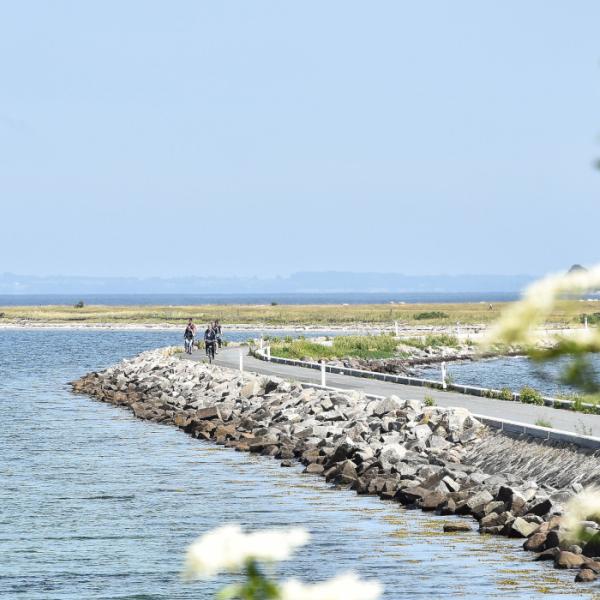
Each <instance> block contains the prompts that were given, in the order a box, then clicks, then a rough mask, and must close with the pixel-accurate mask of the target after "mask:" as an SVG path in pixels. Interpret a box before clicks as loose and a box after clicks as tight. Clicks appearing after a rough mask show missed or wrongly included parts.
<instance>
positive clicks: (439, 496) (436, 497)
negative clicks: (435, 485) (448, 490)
mask: <svg viewBox="0 0 600 600" xmlns="http://www.w3.org/2000/svg"><path fill="white" fill-rule="evenodd" d="M446 498H447V494H445V493H444V492H440V491H435V492H429V493H428V494H425V495H424V496H423V499H422V500H421V502H420V504H419V506H420V507H421V508H422V509H423V510H437V509H438V508H439V507H440V506H441V505H442V504H444V502H446Z"/></svg>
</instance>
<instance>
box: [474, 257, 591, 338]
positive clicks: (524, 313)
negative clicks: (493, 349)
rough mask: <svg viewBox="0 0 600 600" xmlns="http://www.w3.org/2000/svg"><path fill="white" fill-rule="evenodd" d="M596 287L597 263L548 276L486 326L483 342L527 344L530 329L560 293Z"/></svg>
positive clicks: (552, 304) (548, 310) (542, 321)
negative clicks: (589, 267) (585, 268)
mask: <svg viewBox="0 0 600 600" xmlns="http://www.w3.org/2000/svg"><path fill="white" fill-rule="evenodd" d="M598 288H600V265H597V266H595V267H593V268H591V269H589V270H587V271H573V272H571V273H568V274H567V275H551V276H549V277H546V278H545V279H541V280H540V281H536V282H535V283H533V284H532V285H530V286H529V287H528V288H527V289H526V290H525V293H524V295H523V299H522V300H520V301H519V302H516V303H515V304H513V305H512V306H510V307H509V308H508V309H507V310H506V312H505V313H504V315H503V316H502V317H501V318H500V320H499V321H498V322H497V323H496V324H495V325H494V326H493V327H491V328H490V330H489V332H488V334H487V335H486V339H485V342H486V343H487V344H488V345H490V344H495V343H508V344H511V343H531V342H533V341H534V336H533V334H532V331H533V329H534V328H535V327H537V326H539V325H541V324H542V323H544V321H545V320H546V318H547V317H548V316H549V315H550V313H551V312H552V310H553V308H554V306H555V304H556V302H557V301H558V300H559V299H560V297H561V296H563V295H564V294H579V293H582V292H585V291H587V290H593V289H598Z"/></svg>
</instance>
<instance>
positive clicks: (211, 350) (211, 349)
mask: <svg viewBox="0 0 600 600" xmlns="http://www.w3.org/2000/svg"><path fill="white" fill-rule="evenodd" d="M204 345H205V349H206V356H208V362H209V363H212V361H213V360H215V342H214V341H213V342H205V344H204Z"/></svg>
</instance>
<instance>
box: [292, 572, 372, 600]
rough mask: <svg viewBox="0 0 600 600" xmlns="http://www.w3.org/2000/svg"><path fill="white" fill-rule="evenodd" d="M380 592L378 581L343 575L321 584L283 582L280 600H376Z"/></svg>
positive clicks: (295, 581) (293, 580) (349, 574)
mask: <svg viewBox="0 0 600 600" xmlns="http://www.w3.org/2000/svg"><path fill="white" fill-rule="evenodd" d="M382 591H383V588H382V586H381V584H380V583H379V582H378V581H361V580H360V578H359V577H358V576H357V575H355V574H354V573H345V574H343V575H339V576H338V577H335V578H334V579H330V580H329V581H323V582H321V583H313V584H304V583H302V582H300V581H297V580H296V579H290V580H288V581H285V582H284V583H283V584H282V585H281V600H377V598H379V597H380V596H381V593H382Z"/></svg>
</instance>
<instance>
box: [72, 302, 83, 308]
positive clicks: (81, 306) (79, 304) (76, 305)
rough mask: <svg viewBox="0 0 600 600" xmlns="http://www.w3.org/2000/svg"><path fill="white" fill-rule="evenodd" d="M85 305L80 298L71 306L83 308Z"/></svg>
mask: <svg viewBox="0 0 600 600" xmlns="http://www.w3.org/2000/svg"><path fill="white" fill-rule="evenodd" d="M84 306H85V304H84V302H83V300H80V301H79V302H77V304H74V305H73V308H83V307H84Z"/></svg>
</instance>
